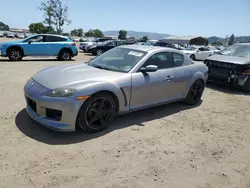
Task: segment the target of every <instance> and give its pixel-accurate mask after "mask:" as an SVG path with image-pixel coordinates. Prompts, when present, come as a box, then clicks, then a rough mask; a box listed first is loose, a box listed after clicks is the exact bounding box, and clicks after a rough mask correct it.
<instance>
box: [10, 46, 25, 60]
mask: <svg viewBox="0 0 250 188" xmlns="http://www.w3.org/2000/svg"><path fill="white" fill-rule="evenodd" d="M8 57H9V59H10V60H11V61H21V60H22V58H23V54H22V51H21V50H19V49H15V48H13V49H10V50H9V51H8Z"/></svg>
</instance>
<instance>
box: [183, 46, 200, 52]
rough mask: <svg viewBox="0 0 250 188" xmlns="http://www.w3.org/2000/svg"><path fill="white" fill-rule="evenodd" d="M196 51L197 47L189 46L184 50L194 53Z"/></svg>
mask: <svg viewBox="0 0 250 188" xmlns="http://www.w3.org/2000/svg"><path fill="white" fill-rule="evenodd" d="M196 49H197V47H194V46H189V47H187V48H185V50H187V51H195V50H196Z"/></svg>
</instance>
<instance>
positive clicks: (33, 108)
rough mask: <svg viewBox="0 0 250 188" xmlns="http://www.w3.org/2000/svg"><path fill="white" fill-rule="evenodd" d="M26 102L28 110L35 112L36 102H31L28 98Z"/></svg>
mask: <svg viewBox="0 0 250 188" xmlns="http://www.w3.org/2000/svg"><path fill="white" fill-rule="evenodd" d="M27 102H28V105H29V106H30V108H31V109H32V110H33V111H34V112H36V102H35V101H33V100H32V99H30V98H28V97H27Z"/></svg>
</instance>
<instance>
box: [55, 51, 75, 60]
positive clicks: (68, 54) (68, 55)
mask: <svg viewBox="0 0 250 188" xmlns="http://www.w3.org/2000/svg"><path fill="white" fill-rule="evenodd" d="M71 58H72V54H71V52H70V51H69V50H67V49H65V50H62V51H61V52H60V54H59V56H58V59H59V60H62V61H69V60H71Z"/></svg>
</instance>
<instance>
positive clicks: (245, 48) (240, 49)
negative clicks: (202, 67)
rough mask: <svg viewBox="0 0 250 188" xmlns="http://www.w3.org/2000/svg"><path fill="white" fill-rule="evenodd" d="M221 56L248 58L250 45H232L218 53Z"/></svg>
mask: <svg viewBox="0 0 250 188" xmlns="http://www.w3.org/2000/svg"><path fill="white" fill-rule="evenodd" d="M220 54H221V55H228V56H238V57H250V45H233V46H231V47H228V48H225V49H224V50H222V51H221V52H220Z"/></svg>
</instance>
